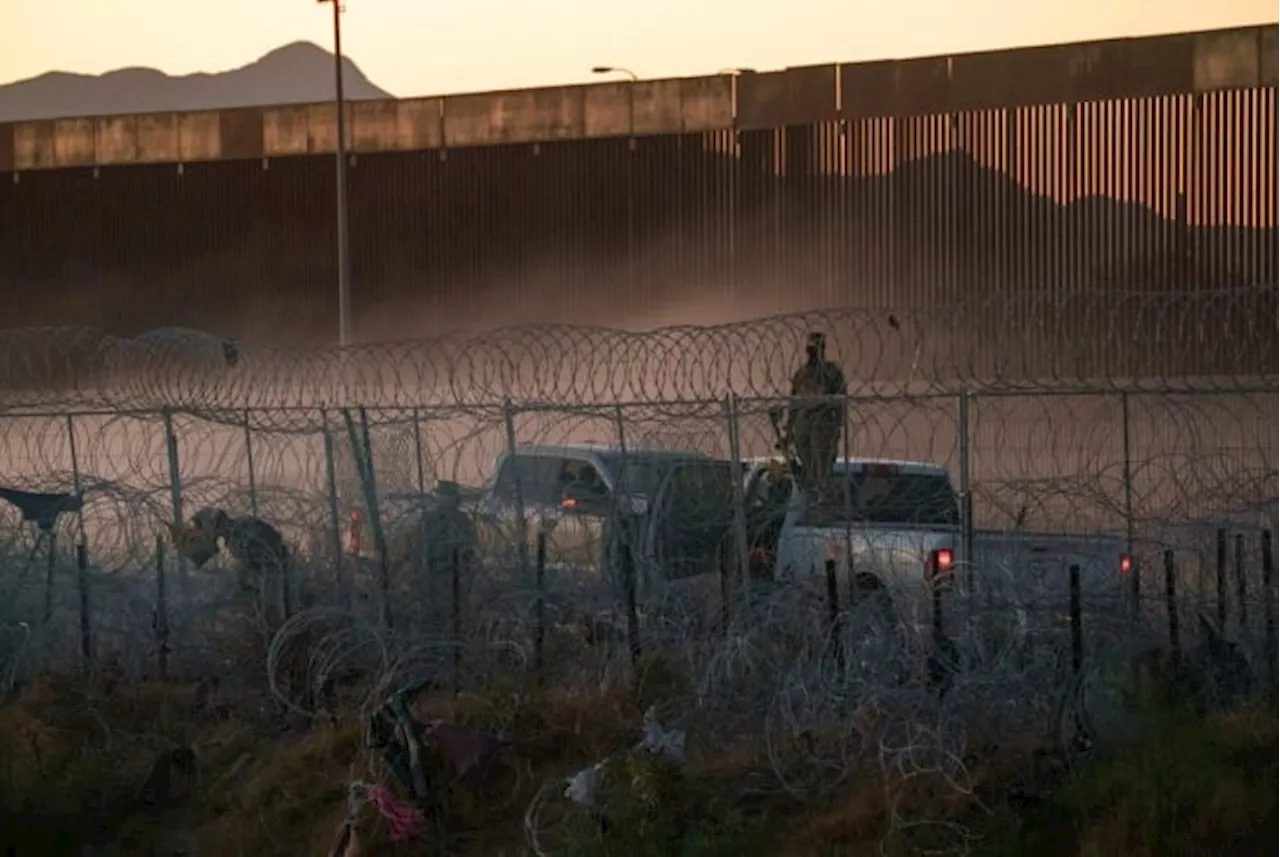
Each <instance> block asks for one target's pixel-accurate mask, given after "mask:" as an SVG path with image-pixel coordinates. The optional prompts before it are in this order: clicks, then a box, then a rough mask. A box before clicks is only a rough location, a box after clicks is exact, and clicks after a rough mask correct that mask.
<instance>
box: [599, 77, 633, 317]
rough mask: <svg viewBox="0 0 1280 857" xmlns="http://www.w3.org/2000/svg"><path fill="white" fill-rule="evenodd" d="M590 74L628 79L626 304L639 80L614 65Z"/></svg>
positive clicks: (630, 290) (629, 282)
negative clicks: (637, 86)
mask: <svg viewBox="0 0 1280 857" xmlns="http://www.w3.org/2000/svg"><path fill="white" fill-rule="evenodd" d="M591 73H592V74H622V75H626V76H627V77H628V78H630V80H631V82H630V84H629V85H628V86H627V151H628V152H629V153H630V155H631V157H630V158H629V159H628V161H627V302H628V308H630V307H629V305H630V302H631V301H633V300H635V294H636V190H635V183H636V180H635V172H636V166H635V154H636V90H635V85H636V84H637V83H639V82H640V78H639V77H638V76H637V75H636V73H635V72H634V71H632V70H631V69H628V68H621V67H619V66H615V65H596V66H592V67H591Z"/></svg>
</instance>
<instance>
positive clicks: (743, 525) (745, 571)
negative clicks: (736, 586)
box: [724, 393, 751, 594]
mask: <svg viewBox="0 0 1280 857" xmlns="http://www.w3.org/2000/svg"><path fill="white" fill-rule="evenodd" d="M724 415H725V419H726V420H727V421H728V424H729V462H730V464H729V466H730V468H731V472H732V475H733V542H734V552H735V553H737V555H738V573H739V575H740V576H741V578H742V592H743V594H745V593H746V592H747V590H748V588H749V587H750V585H751V555H750V551H749V549H748V547H747V498H746V486H745V485H743V466H742V443H741V440H740V438H739V435H738V429H739V426H738V397H737V396H735V395H734V394H733V393H730V394H729V395H727V396H725V399H724Z"/></svg>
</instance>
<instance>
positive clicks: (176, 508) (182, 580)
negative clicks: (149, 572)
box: [161, 408, 187, 601]
mask: <svg viewBox="0 0 1280 857" xmlns="http://www.w3.org/2000/svg"><path fill="white" fill-rule="evenodd" d="M161 415H162V417H163V419H164V445H165V450H166V451H167V453H168V458H169V497H170V501H171V502H172V504H173V524H174V526H175V527H182V525H183V523H182V522H183V520H185V515H183V513H182V471H181V469H180V467H179V461H178V435H177V434H176V433H175V432H174V430H173V412H172V411H170V410H169V409H168V408H165V409H164V410H163V411H161ZM173 559H174V562H175V563H176V564H177V567H178V591H179V594H180V595H181V596H182V598H183V600H184V601H185V600H186V596H187V568H186V564H185V563H184V562H183V561H182V553H181V551H174V557H173Z"/></svg>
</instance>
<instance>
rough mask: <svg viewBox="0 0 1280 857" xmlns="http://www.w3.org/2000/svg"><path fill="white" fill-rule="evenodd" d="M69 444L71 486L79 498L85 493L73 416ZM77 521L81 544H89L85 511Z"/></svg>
mask: <svg viewBox="0 0 1280 857" xmlns="http://www.w3.org/2000/svg"><path fill="white" fill-rule="evenodd" d="M67 444H68V446H69V447H70V449H71V485H72V489H73V490H74V491H75V492H76V495H77V496H81V495H83V493H84V485H83V484H82V482H81V479H80V455H79V451H78V450H77V449H76V424H75V418H74V417H73V416H72V415H71V414H67ZM76 519H77V521H78V522H79V530H80V543H81V544H87V540H86V537H85V532H84V511H83V508H82V509H81V511H79V512H77V513H76Z"/></svg>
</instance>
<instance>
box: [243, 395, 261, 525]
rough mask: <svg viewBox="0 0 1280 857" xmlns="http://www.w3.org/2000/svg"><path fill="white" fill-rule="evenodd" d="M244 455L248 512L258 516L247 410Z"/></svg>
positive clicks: (256, 488) (250, 431) (251, 431)
mask: <svg viewBox="0 0 1280 857" xmlns="http://www.w3.org/2000/svg"><path fill="white" fill-rule="evenodd" d="M243 423H244V455H245V460H246V463H247V464H248V467H249V511H250V513H251V514H252V515H253V516H254V517H255V518H256V517H257V516H258V476H257V474H256V473H255V472H254V467H253V429H252V428H250V426H249V409H248V408H245V409H244V421H243Z"/></svg>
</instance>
